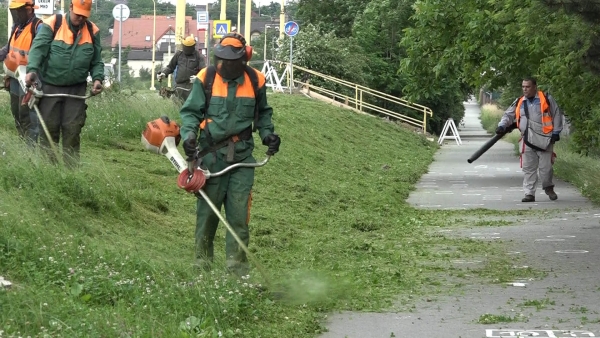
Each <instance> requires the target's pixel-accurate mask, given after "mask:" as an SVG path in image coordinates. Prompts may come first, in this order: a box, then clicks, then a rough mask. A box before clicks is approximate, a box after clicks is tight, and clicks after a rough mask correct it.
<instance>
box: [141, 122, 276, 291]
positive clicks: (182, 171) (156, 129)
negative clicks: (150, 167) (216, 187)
mask: <svg viewBox="0 0 600 338" xmlns="http://www.w3.org/2000/svg"><path fill="white" fill-rule="evenodd" d="M180 140H181V136H180V133H179V126H178V125H177V123H175V122H172V121H170V120H169V118H168V117H167V116H162V117H161V118H159V119H156V120H154V121H150V122H148V124H147V125H146V129H145V130H144V132H143V133H142V144H144V146H145V148H146V149H148V150H150V151H151V152H153V153H156V154H159V155H165V156H166V157H167V158H168V159H169V161H170V162H171V164H173V166H174V167H175V169H177V171H178V172H179V177H178V178H177V185H178V186H179V187H180V188H182V189H185V190H186V191H187V192H189V193H193V194H194V195H196V197H198V198H200V197H201V198H203V199H204V200H205V201H206V203H207V204H208V205H209V206H210V208H211V209H212V211H213V212H214V213H215V215H217V217H219V219H220V220H221V222H223V224H225V227H226V228H227V230H228V231H229V232H230V233H231V235H233V238H235V240H236V241H237V243H238V244H239V245H240V247H241V248H242V250H244V252H245V253H246V255H248V258H249V259H250V260H252V261H253V262H254V264H256V267H257V268H258V269H259V271H260V273H261V274H262V275H263V277H264V278H265V282H266V284H267V285H268V286H272V285H271V282H270V279H269V277H268V275H267V273H266V271H265V269H264V268H263V266H262V265H261V264H260V262H259V261H258V259H256V257H254V255H253V254H252V253H251V252H250V251H249V250H248V248H247V247H246V245H245V244H244V242H242V240H241V239H240V238H239V237H238V235H237V234H236V233H235V232H234V231H233V228H232V227H231V225H229V223H228V222H227V220H226V219H225V218H224V217H223V215H221V211H220V210H219V209H218V208H217V207H216V206H215V205H214V203H213V202H212V201H211V200H210V198H209V197H208V196H207V195H206V193H205V192H204V190H203V189H202V188H203V187H204V185H205V184H206V181H207V180H209V179H210V178H211V177H218V176H221V175H223V174H225V173H227V172H228V171H230V170H232V169H235V168H240V167H253V168H254V167H262V166H264V165H265V164H267V162H268V161H269V159H270V158H271V156H270V155H268V154H267V157H266V158H265V159H264V160H262V161H260V162H256V163H235V164H232V165H230V166H228V167H227V168H225V169H223V170H221V171H219V172H216V173H211V172H210V171H209V170H208V169H204V168H202V167H201V166H200V165H198V162H197V161H196V159H188V160H187V161H186V160H184V159H183V156H181V154H180V153H179V150H177V145H179V141H180Z"/></svg>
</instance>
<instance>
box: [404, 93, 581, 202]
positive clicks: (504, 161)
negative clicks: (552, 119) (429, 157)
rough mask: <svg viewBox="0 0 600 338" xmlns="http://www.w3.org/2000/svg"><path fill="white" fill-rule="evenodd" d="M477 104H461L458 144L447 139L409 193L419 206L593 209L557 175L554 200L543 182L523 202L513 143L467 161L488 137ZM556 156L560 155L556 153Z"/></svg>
mask: <svg viewBox="0 0 600 338" xmlns="http://www.w3.org/2000/svg"><path fill="white" fill-rule="evenodd" d="M480 113H481V111H480V109H479V106H478V105H477V103H476V102H469V103H465V118H464V127H462V128H460V127H459V129H460V130H459V135H460V137H461V139H462V145H457V144H456V142H455V141H454V140H446V141H445V143H444V144H443V145H442V149H441V150H440V151H438V153H437V154H436V156H435V160H434V162H433V163H432V164H431V165H430V167H429V172H428V173H427V174H425V175H424V176H423V177H422V178H421V180H420V182H419V183H418V184H417V190H416V191H414V192H413V193H411V194H410V196H409V198H408V202H409V203H410V204H412V205H414V206H415V207H417V208H433V209H438V208H439V209H472V208H485V209H500V210H502V209H506V210H515V209H548V208H550V209H554V208H569V207H575V208H579V207H591V204H590V203H589V202H588V201H587V199H585V198H584V197H582V196H581V194H580V193H579V191H578V190H577V189H576V188H575V187H573V186H571V185H570V184H567V183H565V182H563V181H561V180H558V179H555V191H556V194H557V195H558V200H556V201H550V200H549V199H548V196H546V194H545V193H544V191H543V190H542V188H541V186H540V188H539V189H538V190H537V192H536V202H535V203H522V202H521V199H522V198H523V196H524V193H523V188H522V186H523V174H522V171H521V167H520V162H519V157H518V156H517V155H516V154H515V149H514V145H512V144H510V143H508V142H506V141H504V140H500V141H498V142H497V143H496V144H495V145H494V146H493V147H492V148H491V149H489V150H488V151H487V152H486V153H484V154H483V155H481V157H479V159H477V160H476V161H474V162H473V163H467V159H469V158H470V157H471V155H472V154H473V153H474V152H475V151H476V150H477V149H479V148H480V147H481V146H482V145H483V144H484V143H485V142H486V141H488V140H489V139H490V138H492V135H489V134H487V133H486V132H485V130H484V129H483V127H482V126H481V122H480V120H479V115H480ZM558 156H560V154H559V155H558Z"/></svg>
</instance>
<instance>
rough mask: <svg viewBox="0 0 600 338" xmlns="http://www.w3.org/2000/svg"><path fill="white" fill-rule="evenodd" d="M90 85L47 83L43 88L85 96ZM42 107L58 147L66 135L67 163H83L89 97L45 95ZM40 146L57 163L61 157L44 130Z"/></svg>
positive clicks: (68, 165)
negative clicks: (56, 155) (81, 148)
mask: <svg viewBox="0 0 600 338" xmlns="http://www.w3.org/2000/svg"><path fill="white" fill-rule="evenodd" d="M86 87H87V84H86V83H82V84H77V85H73V86H64V87H58V86H52V85H49V84H44V85H43V87H42V90H43V92H44V94H71V95H77V96H85V91H86ZM38 106H39V109H40V114H41V115H42V119H43V120H44V123H45V124H46V127H47V128H48V132H49V134H50V137H51V138H52V142H54V144H56V145H57V146H58V144H59V140H60V137H61V136H62V150H63V159H64V161H65V165H66V166H67V167H69V168H74V167H76V166H77V165H78V164H79V148H80V145H81V138H80V135H81V129H83V126H84V125H85V120H86V117H87V114H86V109H87V104H85V100H83V99H77V98H70V97H42V98H41V99H40V102H39V103H38ZM40 146H42V147H43V148H44V149H45V150H46V151H47V153H48V156H49V157H50V160H51V161H52V162H54V163H56V161H57V159H56V157H55V154H54V153H53V152H52V149H51V148H50V140H48V138H47V136H46V134H45V133H43V132H42V133H40Z"/></svg>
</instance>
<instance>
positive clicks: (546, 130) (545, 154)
mask: <svg viewBox="0 0 600 338" xmlns="http://www.w3.org/2000/svg"><path fill="white" fill-rule="evenodd" d="M521 87H522V89H523V96H522V97H520V98H518V99H516V100H515V101H514V102H513V104H512V105H511V106H510V107H509V108H508V109H507V110H506V111H505V112H504V115H503V116H502V119H501V120H500V123H498V128H497V129H496V133H497V134H504V133H505V132H506V128H507V127H508V126H510V125H511V124H513V122H514V121H516V123H517V128H519V130H520V131H521V141H520V150H521V167H522V168H523V173H524V174H525V175H524V178H523V190H524V192H525V197H523V199H522V201H523V202H535V191H536V188H537V185H538V171H539V176H540V179H541V181H542V188H543V189H544V192H545V193H546V195H548V197H549V198H550V200H553V201H554V200H556V199H557V198H558V196H557V195H556V192H554V183H553V182H552V177H553V174H554V170H553V168H552V165H553V156H554V152H553V150H554V143H555V142H558V141H559V140H560V132H561V131H562V128H563V113H562V112H561V110H560V108H559V107H558V104H557V103H556V101H555V100H554V98H553V97H552V96H551V95H550V94H547V93H544V92H542V91H538V89H537V82H536V80H535V79H534V78H526V79H524V80H523V83H522V84H521Z"/></svg>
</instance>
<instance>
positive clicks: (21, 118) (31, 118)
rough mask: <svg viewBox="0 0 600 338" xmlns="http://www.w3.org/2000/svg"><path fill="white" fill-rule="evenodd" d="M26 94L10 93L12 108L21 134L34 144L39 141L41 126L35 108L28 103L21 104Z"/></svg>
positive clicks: (29, 142) (16, 125)
mask: <svg viewBox="0 0 600 338" xmlns="http://www.w3.org/2000/svg"><path fill="white" fill-rule="evenodd" d="M23 97H24V95H17V94H13V93H10V110H11V112H12V115H13V118H14V119H15V127H17V132H18V133H19V136H20V137H22V138H23V139H24V140H26V141H27V143H28V144H30V145H34V144H36V143H37V141H38V135H39V127H38V118H37V115H36V113H35V110H33V109H30V108H29V106H28V105H21V102H22V101H23Z"/></svg>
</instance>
